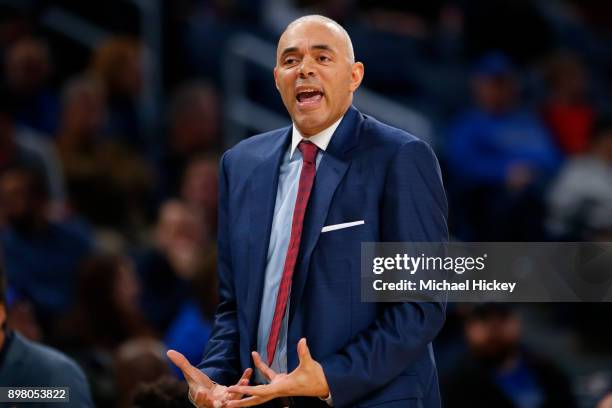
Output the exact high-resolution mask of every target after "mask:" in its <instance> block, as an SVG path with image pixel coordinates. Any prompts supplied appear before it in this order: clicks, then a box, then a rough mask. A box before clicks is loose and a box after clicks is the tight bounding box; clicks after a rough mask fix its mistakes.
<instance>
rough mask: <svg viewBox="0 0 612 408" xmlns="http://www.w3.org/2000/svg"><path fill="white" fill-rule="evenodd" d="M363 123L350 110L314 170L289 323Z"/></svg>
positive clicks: (355, 111) (360, 117)
mask: <svg viewBox="0 0 612 408" xmlns="http://www.w3.org/2000/svg"><path fill="white" fill-rule="evenodd" d="M362 120H363V119H362V116H361V114H360V113H359V112H358V111H357V110H356V109H355V108H353V107H350V108H349V110H348V111H347V113H346V114H345V115H344V118H343V119H342V122H340V125H339V126H338V128H337V129H336V132H335V133H334V136H333V137H332V139H331V141H330V144H329V146H328V147H327V150H326V151H325V155H324V156H323V158H322V159H321V163H320V164H319V168H318V169H317V175H316V177H315V182H314V186H313V191H312V192H311V195H310V199H309V201H308V207H307V210H306V215H305V217H304V227H303V230H302V242H301V244H300V254H299V258H298V264H297V265H296V270H295V271H294V275H293V283H292V285H291V307H290V308H289V310H290V312H289V319H290V320H289V322H291V320H292V318H293V316H294V315H295V312H296V309H297V308H298V307H299V306H298V305H299V304H300V300H301V298H302V295H303V293H304V287H305V285H306V279H307V277H308V270H309V265H310V257H311V255H312V251H313V250H314V248H315V246H316V244H317V242H318V240H319V235H320V234H321V229H322V228H323V226H324V224H325V220H326V218H327V213H328V212H329V206H330V204H331V202H332V198H333V196H334V193H335V192H336V189H337V188H338V185H339V184H340V182H341V181H342V179H343V178H344V175H345V173H346V171H347V169H348V168H349V165H350V156H349V155H348V152H349V151H350V150H352V149H353V148H354V147H356V146H357V144H358V142H359V140H358V139H359V134H358V130H359V129H360V124H361V121H362Z"/></svg>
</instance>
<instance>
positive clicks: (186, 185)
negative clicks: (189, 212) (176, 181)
mask: <svg viewBox="0 0 612 408" xmlns="http://www.w3.org/2000/svg"><path fill="white" fill-rule="evenodd" d="M218 166H219V157H218V156H217V155H215V154H203V155H199V156H195V157H194V158H193V159H191V160H190V161H189V163H188V164H187V168H186V169H185V172H184V174H183V180H182V182H181V197H182V199H183V200H184V201H185V203H186V204H187V205H189V206H190V207H192V208H193V209H194V210H195V211H198V212H200V213H201V216H202V218H203V219H204V221H205V224H206V227H207V233H208V236H209V237H214V236H216V234H217V203H218V200H219V185H218V183H219V169H218Z"/></svg>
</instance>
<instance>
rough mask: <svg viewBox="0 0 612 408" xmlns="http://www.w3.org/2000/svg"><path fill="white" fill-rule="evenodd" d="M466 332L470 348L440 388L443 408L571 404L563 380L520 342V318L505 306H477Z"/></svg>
mask: <svg viewBox="0 0 612 408" xmlns="http://www.w3.org/2000/svg"><path fill="white" fill-rule="evenodd" d="M465 335H466V338H467V342H468V346H469V348H470V351H471V352H470V353H469V354H468V355H466V356H465V358H464V359H463V361H462V362H460V363H459V364H458V366H457V367H456V370H455V371H454V372H452V373H451V374H450V375H449V378H448V379H447V381H446V386H444V387H443V388H442V389H443V390H445V393H446V395H445V398H444V401H445V406H446V407H448V408H455V407H457V408H462V407H470V408H480V407H482V408H485V407H486V408H490V407H495V408H553V407H554V408H573V407H576V402H575V400H574V396H573V395H572V393H571V387H570V383H569V380H568V378H566V376H565V375H564V374H563V373H562V372H561V371H559V369H558V368H557V367H555V366H554V365H553V364H552V363H551V362H549V361H547V360H546V359H544V358H542V357H540V356H538V355H535V354H534V353H532V352H530V351H528V350H526V349H525V348H524V347H523V346H522V345H521V337H522V327H521V319H520V317H519V316H518V315H517V314H516V312H515V311H513V310H512V308H511V307H510V306H508V305H504V304H501V303H492V304H483V305H478V306H476V307H475V308H474V309H473V310H472V311H471V312H470V313H469V315H468V316H467V320H466V322H465Z"/></svg>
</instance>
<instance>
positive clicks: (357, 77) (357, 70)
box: [350, 62, 364, 92]
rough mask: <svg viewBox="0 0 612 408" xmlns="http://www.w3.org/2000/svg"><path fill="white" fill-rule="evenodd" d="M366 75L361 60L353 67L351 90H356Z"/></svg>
mask: <svg viewBox="0 0 612 408" xmlns="http://www.w3.org/2000/svg"><path fill="white" fill-rule="evenodd" d="M363 75H364V66H363V64H362V63H361V62H355V63H354V64H353V66H352V67H351V86H350V90H351V92H355V91H356V90H357V88H359V85H361V81H362V80H363Z"/></svg>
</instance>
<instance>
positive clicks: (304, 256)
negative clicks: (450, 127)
mask: <svg viewBox="0 0 612 408" xmlns="http://www.w3.org/2000/svg"><path fill="white" fill-rule="evenodd" d="M290 141H291V127H287V128H283V129H279V130H275V131H272V132H268V133H264V134H260V135H257V136H253V137H251V138H249V139H247V140H244V141H242V142H241V143H239V144H237V145H236V146H235V147H233V148H232V149H231V150H229V151H227V152H226V153H225V155H224V156H223V159H222V160H221V169H220V210H219V236H218V244H219V279H220V300H221V302H220V305H219V307H218V310H217V313H216V316H215V325H214V329H213V333H212V335H211V338H210V340H209V342H208V345H207V348H206V351H205V353H204V359H203V361H202V363H201V364H200V366H199V367H200V368H201V369H202V370H203V371H204V372H205V373H206V374H207V375H209V376H210V377H211V378H212V379H213V380H214V381H217V382H219V383H222V384H226V385H229V384H234V383H236V382H237V380H238V379H239V377H240V375H241V372H242V371H243V370H244V369H245V368H247V367H251V366H252V365H253V363H252V360H251V356H250V352H251V351H253V350H256V348H257V344H256V341H257V326H258V320H259V310H260V303H261V296H262V288H263V279H264V270H265V264H266V255H267V251H268V242H269V237H270V230H271V225H272V217H273V211H274V205H275V199H276V189H277V185H278V171H279V164H280V162H281V158H282V156H283V154H284V153H285V152H286V151H287V148H288V146H289V143H290ZM446 217H447V203H446V197H445V194H444V189H443V186H442V180H441V175H440V169H439V166H438V162H437V160H436V158H435V156H434V153H433V152H432V150H431V149H430V148H429V146H428V145H426V144H425V143H424V142H422V141H420V140H419V139H417V138H415V137H414V136H411V135H409V134H408V133H406V132H404V131H402V130H399V129H395V128H392V127H390V126H387V125H385V124H382V123H380V122H378V121H376V120H375V119H373V118H371V117H368V116H365V115H362V114H361V113H360V112H359V111H357V110H356V109H355V108H354V107H351V108H350V109H349V110H348V111H347V113H346V115H345V116H344V118H343V119H342V121H341V123H340V125H339V127H338V128H337V130H336V132H335V133H334V136H333V137H332V139H331V142H330V144H329V146H328V148H327V150H326V152H325V155H324V156H323V158H322V160H321V163H320V165H319V167H318V169H317V174H316V178H315V182H314V186H313V190H312V192H311V196H310V201H309V203H308V208H307V212H306V215H305V218H304V227H303V232H302V234H303V235H302V241H301V246H300V251H299V258H298V261H297V264H296V268H295V271H294V276H293V283H292V289H291V300H290V302H291V307H290V312H289V333H288V345H287V352H288V355H287V364H288V370H289V371H291V370H293V369H295V367H296V366H297V364H298V358H297V351H296V345H297V342H298V340H299V339H300V338H301V337H306V339H307V341H308V346H309V348H310V352H311V354H312V356H313V358H314V359H315V360H317V361H318V362H319V363H321V365H322V366H323V370H324V372H325V376H326V379H327V382H328V384H329V387H330V389H331V395H332V397H333V400H334V406H335V407H346V406H364V407H365V406H371V405H376V406H381V407H390V408H391V407H395V406H398V407H399V406H402V407H405V406H413V405H414V406H415V407H417V406H419V407H427V408H429V407H439V406H440V400H439V390H438V380H437V374H436V369H435V362H434V358H433V353H432V348H431V341H432V340H433V339H434V337H435V336H436V334H437V333H438V331H439V330H440V328H441V327H442V324H443V322H444V317H445V305H444V304H440V303H362V302H361V301H360V295H361V289H360V253H361V242H369V241H395V242H397V241H412V242H425V241H435V242H440V241H446V240H447V239H448V231H447V223H446ZM359 220H364V221H365V223H364V224H362V225H358V226H354V227H350V228H346V229H338V230H335V231H328V232H325V233H321V229H322V228H323V227H324V226H326V225H333V224H340V223H346V222H351V221H359ZM315 401H316V399H313V400H310V403H309V404H312V405H315ZM411 404H413V405H411ZM309 406H310V405H309Z"/></svg>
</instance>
